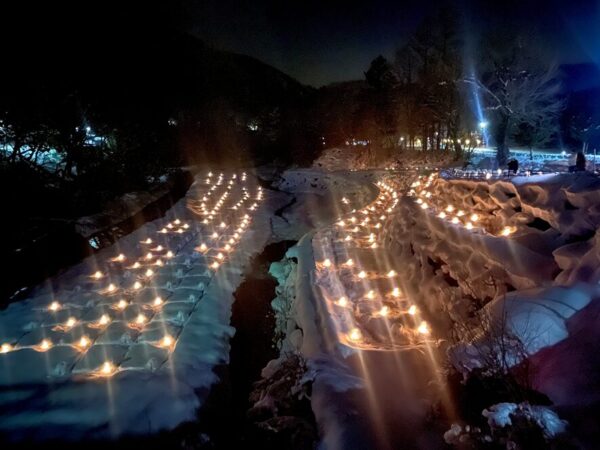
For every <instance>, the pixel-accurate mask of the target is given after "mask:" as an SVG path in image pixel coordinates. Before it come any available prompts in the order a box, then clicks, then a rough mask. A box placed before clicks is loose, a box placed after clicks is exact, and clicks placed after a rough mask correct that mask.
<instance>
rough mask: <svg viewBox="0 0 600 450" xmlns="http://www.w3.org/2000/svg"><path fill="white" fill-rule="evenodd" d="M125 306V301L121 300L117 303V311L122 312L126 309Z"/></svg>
mask: <svg viewBox="0 0 600 450" xmlns="http://www.w3.org/2000/svg"><path fill="white" fill-rule="evenodd" d="M127 305H128V303H127V302H126V301H125V300H123V299H121V300H119V301H118V303H117V309H120V310H124V309H125V308H127ZM103 317H104V316H103Z"/></svg>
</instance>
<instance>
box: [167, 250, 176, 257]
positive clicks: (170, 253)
mask: <svg viewBox="0 0 600 450" xmlns="http://www.w3.org/2000/svg"><path fill="white" fill-rule="evenodd" d="M165 256H166V257H167V258H172V257H173V256H175V255H173V252H172V251H171V250H169V251H168V252H167V254H166V255H165Z"/></svg>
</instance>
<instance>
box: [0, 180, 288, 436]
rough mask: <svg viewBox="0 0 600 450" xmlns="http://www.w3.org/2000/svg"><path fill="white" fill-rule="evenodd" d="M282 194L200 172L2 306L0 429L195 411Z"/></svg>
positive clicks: (93, 432) (8, 432)
mask: <svg viewBox="0 0 600 450" xmlns="http://www.w3.org/2000/svg"><path fill="white" fill-rule="evenodd" d="M282 200H284V199H282V198H281V196H278V195H273V196H272V198H267V199H266V201H265V196H264V191H262V189H261V188H260V187H258V186H257V184H256V183H255V181H254V178H253V175H252V174H250V175H249V176H247V175H246V174H242V173H237V174H234V173H225V174H223V175H220V174H210V175H206V174H203V175H201V176H198V178H197V179H196V181H195V183H194V184H193V185H192V187H191V188H190V190H189V192H188V193H187V195H186V196H185V197H184V198H183V199H182V200H180V201H179V202H178V203H177V204H175V205H174V206H173V207H172V208H171V209H170V210H169V211H168V212H167V214H166V217H164V218H161V219H158V220H155V221H153V222H150V223H147V224H145V225H143V226H142V227H140V228H139V229H137V230H136V231H134V232H133V233H131V234H129V235H128V236H126V237H124V238H122V239H120V240H119V241H118V242H117V243H116V244H115V245H113V246H111V247H109V248H106V249H103V250H102V251H100V252H98V253H97V254H96V255H94V256H93V257H90V258H88V259H86V260H84V261H83V262H82V263H80V264H78V265H76V266H74V267H71V268H70V269H68V270H66V271H65V272H64V273H62V274H60V275H58V276H56V277H54V278H52V279H50V280H48V281H47V282H46V283H45V284H44V285H42V286H39V287H38V288H37V289H35V290H34V292H33V293H32V294H31V296H30V298H28V299H27V300H25V301H22V302H19V303H14V304H11V305H10V306H9V307H8V308H7V309H6V310H4V311H2V312H1V313H0V344H1V345H2V347H1V351H0V353H1V354H0V387H1V389H0V431H1V432H2V433H3V434H4V435H5V436H8V437H9V438H11V439H43V438H59V437H60V438H62V439H81V438H92V437H115V436H119V435H122V434H137V433H149V432H153V431H158V430H162V429H170V428H173V427H174V426H176V425H178V424H179V423H181V422H183V421H186V420H193V419H194V418H195V416H196V412H197V409H198V407H199V406H201V405H202V403H203V402H204V400H205V397H206V396H207V395H208V393H209V390H210V386H212V385H213V384H214V383H216V382H217V377H216V375H215V374H214V373H213V369H214V368H215V366H217V365H219V364H225V363H227V361H228V353H229V339H230V337H231V336H232V334H233V333H234V331H235V330H234V329H233V328H231V327H230V326H229V320H230V315H231V304H232V302H233V296H232V293H233V291H234V290H235V289H236V287H237V286H238V284H239V283H240V282H241V280H242V274H243V271H244V268H245V267H246V266H247V265H248V263H249V261H250V259H251V258H252V256H253V255H254V254H255V253H256V252H258V251H260V250H262V248H263V247H264V245H265V243H266V242H267V240H268V238H269V236H270V223H269V220H270V217H271V215H272V214H273V211H274V210H275V209H276V208H278V207H280V206H281V204H282Z"/></svg>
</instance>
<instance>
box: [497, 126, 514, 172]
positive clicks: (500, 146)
mask: <svg viewBox="0 0 600 450" xmlns="http://www.w3.org/2000/svg"><path fill="white" fill-rule="evenodd" d="M508 119H509V117H508V116H506V115H503V116H502V117H501V118H500V120H499V121H498V123H497V125H496V129H495V131H494V139H495V140H496V162H497V163H498V167H500V168H501V167H504V166H505V165H506V163H507V161H508V156H509V154H510V151H509V149H508V145H506V133H507V132H508Z"/></svg>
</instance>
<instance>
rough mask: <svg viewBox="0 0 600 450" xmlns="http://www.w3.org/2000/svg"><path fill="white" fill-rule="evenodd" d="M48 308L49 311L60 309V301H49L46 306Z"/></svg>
mask: <svg viewBox="0 0 600 450" xmlns="http://www.w3.org/2000/svg"><path fill="white" fill-rule="evenodd" d="M48 309H49V310H50V311H58V310H59V309H60V303H58V302H57V301H54V302H52V303H50V306H48Z"/></svg>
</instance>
